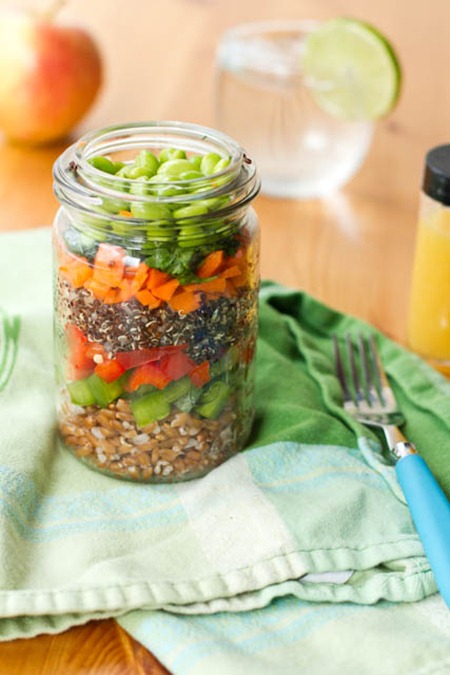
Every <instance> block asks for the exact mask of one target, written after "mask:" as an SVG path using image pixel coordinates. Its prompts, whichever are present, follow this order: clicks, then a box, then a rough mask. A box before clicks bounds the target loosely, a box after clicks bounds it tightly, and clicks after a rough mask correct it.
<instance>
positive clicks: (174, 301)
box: [169, 291, 201, 314]
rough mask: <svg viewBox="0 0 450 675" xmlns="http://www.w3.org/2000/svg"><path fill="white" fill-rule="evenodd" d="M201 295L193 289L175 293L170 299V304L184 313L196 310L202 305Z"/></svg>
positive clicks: (177, 310)
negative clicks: (192, 290)
mask: <svg viewBox="0 0 450 675" xmlns="http://www.w3.org/2000/svg"><path fill="white" fill-rule="evenodd" d="M200 302H201V301H200V297H198V295H197V294H196V293H193V292H191V291H183V292H181V293H175V295H173V296H172V297H171V298H170V300H169V305H170V306H171V308H172V309H173V310H175V311H176V312H183V314H189V312H193V311H194V310H196V309H198V308H199V307H200Z"/></svg>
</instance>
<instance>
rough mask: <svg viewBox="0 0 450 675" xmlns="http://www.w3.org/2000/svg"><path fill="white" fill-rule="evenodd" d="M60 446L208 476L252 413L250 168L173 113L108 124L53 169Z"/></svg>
mask: <svg viewBox="0 0 450 675" xmlns="http://www.w3.org/2000/svg"><path fill="white" fill-rule="evenodd" d="M54 178H55V192H56V195H57V197H58V199H59V201H60V203H61V208H60V210H59V212H58V214H57V217H56V219H55V224H54V237H53V240H54V252H55V255H54V260H55V346H56V370H57V381H58V389H59V392H60V395H59V401H58V424H59V433H60V439H61V442H62V443H63V444H64V446H65V447H66V448H68V449H69V450H70V451H72V452H73V453H74V454H75V455H76V456H77V457H78V458H79V459H81V460H83V461H84V462H85V463H87V464H88V465H89V466H91V467H92V468H95V469H98V470H100V471H103V472H105V473H107V474H109V475H113V476H120V477H123V478H128V479H132V480H136V481H147V482H168V481H176V480H186V479H190V478H196V477H199V476H201V475H203V474H205V473H206V472H208V471H209V470H211V469H212V468H214V467H215V466H217V465H219V464H220V463H222V462H223V461H224V460H226V459H227V458H229V457H230V456H232V455H233V454H235V453H236V452H238V451H240V450H241V449H242V448H243V447H244V445H245V443H246V441H247V438H248V436H249V433H250V429H251V424H252V419H253V414H254V412H253V387H254V352H255V346H256V337H257V297H258V286H259V227H258V221H257V218H256V214H255V212H254V211H253V209H252V208H251V205H250V204H251V201H252V199H253V198H254V197H255V196H256V194H257V192H258V190H259V181H258V177H257V174H256V170H255V167H254V164H253V163H252V162H251V161H250V160H249V159H248V158H247V157H246V156H245V154H244V152H243V151H242V149H241V148H240V147H239V146H238V145H237V144H236V143H235V142H234V141H232V140H231V139H230V138H228V137H227V136H225V135H223V134H220V133H218V132H216V131H214V130H211V129H206V128H203V127H199V126H196V125H187V124H182V123H177V122H166V123H164V122H163V123H147V124H136V125H129V126H120V127H111V128H108V129H105V130H102V131H99V132H96V133H93V134H89V135H87V136H85V137H84V138H82V139H81V140H80V141H78V143H76V144H74V145H73V146H71V147H70V148H69V149H68V150H67V151H66V152H65V153H63V154H62V155H61V156H60V158H59V159H58V160H57V162H56V163H55V168H54Z"/></svg>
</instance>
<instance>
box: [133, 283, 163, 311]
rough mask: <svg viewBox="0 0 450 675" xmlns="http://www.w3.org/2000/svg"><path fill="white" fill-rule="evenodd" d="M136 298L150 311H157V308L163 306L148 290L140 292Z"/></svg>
mask: <svg viewBox="0 0 450 675" xmlns="http://www.w3.org/2000/svg"><path fill="white" fill-rule="evenodd" d="M136 298H137V299H138V300H139V302H140V303H141V305H145V306H146V307H149V308H150V309H156V307H159V306H160V304H161V300H159V299H158V298H155V296H154V295H153V293H151V292H150V291H148V290H147V289H146V288H144V289H143V290H142V291H138V292H137V293H136Z"/></svg>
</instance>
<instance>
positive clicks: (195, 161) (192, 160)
mask: <svg viewBox="0 0 450 675" xmlns="http://www.w3.org/2000/svg"><path fill="white" fill-rule="evenodd" d="M189 161H190V163H191V164H193V165H194V167H195V169H197V170H198V171H199V170H200V164H201V163H202V156H201V155H191V156H190V157H189Z"/></svg>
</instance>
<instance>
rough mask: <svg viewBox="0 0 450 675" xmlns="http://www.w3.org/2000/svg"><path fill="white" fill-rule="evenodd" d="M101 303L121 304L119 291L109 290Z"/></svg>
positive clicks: (116, 289)
mask: <svg viewBox="0 0 450 675" xmlns="http://www.w3.org/2000/svg"><path fill="white" fill-rule="evenodd" d="M103 302H106V304H107V305H114V304H115V303H116V302H122V301H121V298H120V289H119V288H110V289H109V291H108V292H107V293H106V294H105V297H104V298H103Z"/></svg>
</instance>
